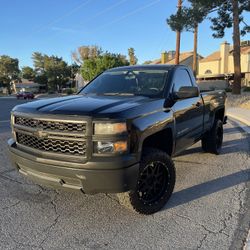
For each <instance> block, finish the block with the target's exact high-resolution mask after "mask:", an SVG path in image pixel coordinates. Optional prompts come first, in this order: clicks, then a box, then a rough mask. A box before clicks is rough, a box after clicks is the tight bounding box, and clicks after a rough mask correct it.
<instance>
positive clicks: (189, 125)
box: [172, 68, 203, 153]
mask: <svg viewBox="0 0 250 250" xmlns="http://www.w3.org/2000/svg"><path fill="white" fill-rule="evenodd" d="M192 86H193V84H192V80H191V77H190V75H189V72H188V70H186V69H185V68H179V69H177V70H176V71H175V74H174V78H173V89H172V93H173V96H175V92H178V91H179V90H180V88H181V87H192ZM172 109H173V114H174V118H175V123H176V124H175V127H176V132H175V133H176V137H175V138H176V150H175V152H176V153H178V152H180V151H182V150H183V149H185V148H187V147H188V146H191V145H192V144H193V143H194V142H195V141H196V140H197V139H199V137H200V136H201V134H202V132H203V100H202V98H201V96H200V95H199V96H197V97H191V98H184V99H176V100H175V103H174V105H173V106H172Z"/></svg>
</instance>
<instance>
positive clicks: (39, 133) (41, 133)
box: [33, 130, 48, 138]
mask: <svg viewBox="0 0 250 250" xmlns="http://www.w3.org/2000/svg"><path fill="white" fill-rule="evenodd" d="M33 135H34V136H36V137H38V138H45V137H48V133H47V132H44V131H42V130H37V131H35V132H33Z"/></svg>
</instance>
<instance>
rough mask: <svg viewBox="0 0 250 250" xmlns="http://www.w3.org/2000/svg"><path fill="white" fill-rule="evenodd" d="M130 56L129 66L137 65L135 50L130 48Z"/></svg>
mask: <svg viewBox="0 0 250 250" xmlns="http://www.w3.org/2000/svg"><path fill="white" fill-rule="evenodd" d="M128 55H129V64H130V65H136V64H137V62H138V59H137V57H136V56H135V49H134V48H129V49H128Z"/></svg>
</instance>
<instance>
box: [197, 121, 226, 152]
mask: <svg viewBox="0 0 250 250" xmlns="http://www.w3.org/2000/svg"><path fill="white" fill-rule="evenodd" d="M222 142H223V123H222V121H221V120H217V119H216V120H215V121H214V124H213V127H212V128H211V130H210V131H209V132H207V133H206V134H205V136H204V137H203V138H202V140H201V146H202V149H203V150H204V151H205V152H209V153H212V154H216V155H218V154H220V152H221V148H222Z"/></svg>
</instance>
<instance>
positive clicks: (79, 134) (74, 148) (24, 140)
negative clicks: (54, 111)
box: [13, 114, 87, 159]
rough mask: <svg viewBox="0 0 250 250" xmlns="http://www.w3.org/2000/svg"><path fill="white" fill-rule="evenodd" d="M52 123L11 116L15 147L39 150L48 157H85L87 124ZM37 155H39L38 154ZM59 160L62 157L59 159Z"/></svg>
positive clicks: (60, 120)
mask: <svg viewBox="0 0 250 250" xmlns="http://www.w3.org/2000/svg"><path fill="white" fill-rule="evenodd" d="M70 119H72V118H69V119H58V118H55V119H51V118H47V117H45V118H42V117H41V118H40V117H34V118H33V117H29V116H22V115H19V114H14V117H13V129H14V134H15V138H16V141H17V145H18V146H20V147H21V146H25V148H24V149H28V148H30V149H34V150H40V151H43V152H44V153H46V152H48V153H54V154H56V155H55V156H54V155H52V154H48V157H52V158H53V157H55V158H57V157H58V156H59V154H61V155H62V157H63V156H65V157H67V156H72V157H81V158H80V159H82V158H86V157H87V139H86V135H87V121H82V120H79V119H76V120H70ZM37 153H39V152H37ZM60 157H61V156H60Z"/></svg>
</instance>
